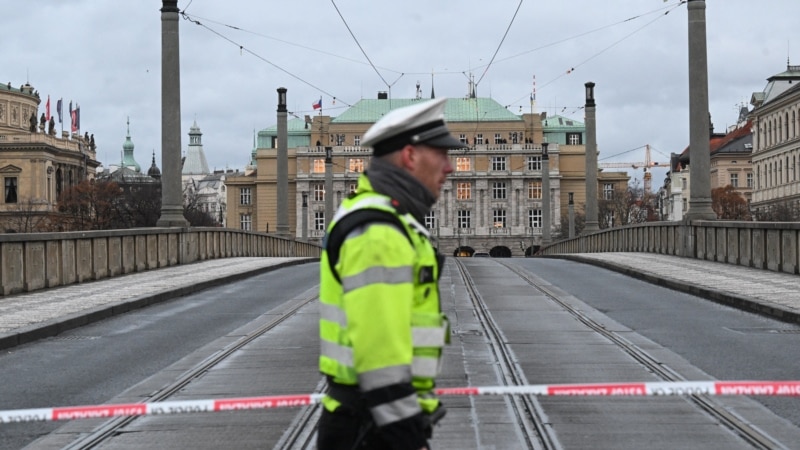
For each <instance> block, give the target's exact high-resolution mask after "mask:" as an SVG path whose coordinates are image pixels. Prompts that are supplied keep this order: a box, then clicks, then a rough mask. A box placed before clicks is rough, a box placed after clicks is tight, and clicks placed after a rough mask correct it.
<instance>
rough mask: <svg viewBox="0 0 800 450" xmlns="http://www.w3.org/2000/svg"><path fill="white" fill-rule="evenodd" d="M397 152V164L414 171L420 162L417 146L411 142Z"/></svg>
mask: <svg viewBox="0 0 800 450" xmlns="http://www.w3.org/2000/svg"><path fill="white" fill-rule="evenodd" d="M396 153H397V158H396V159H395V164H397V165H398V166H400V167H401V168H403V169H406V170H409V171H413V170H414V168H415V167H416V166H417V164H419V157H420V155H419V152H418V151H417V148H416V147H414V146H413V145H411V144H407V145H405V146H403V148H401V149H400V150H399V151H397V152H396Z"/></svg>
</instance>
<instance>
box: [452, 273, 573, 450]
mask: <svg viewBox="0 0 800 450" xmlns="http://www.w3.org/2000/svg"><path fill="white" fill-rule="evenodd" d="M453 261H455V263H456V266H457V267H458V271H459V274H460V275H461V278H462V280H463V281H464V285H465V286H466V290H467V293H468V294H469V297H470V300H471V301H472V304H473V306H474V307H475V314H476V316H477V318H478V321H479V322H480V324H481V326H482V328H483V330H484V333H485V336H486V338H487V339H488V341H489V347H490V349H491V351H492V353H493V354H494V356H495V359H496V361H497V363H498V367H499V370H500V376H501V382H502V383H503V384H504V385H506V386H519V385H526V384H528V380H527V378H526V377H525V372H524V371H523V370H522V367H520V365H519V364H518V363H517V358H516V356H514V353H513V352H512V350H511V348H510V347H509V346H508V345H506V344H505V342H506V339H505V338H504V337H503V333H502V330H501V329H500V327H499V326H498V325H497V323H496V322H495V321H494V319H493V318H492V315H491V313H490V312H489V308H488V306H487V305H486V302H485V301H484V300H483V297H482V296H481V294H480V292H479V291H478V289H477V287H476V285H475V282H474V281H473V279H472V276H471V275H470V274H469V271H468V270H467V268H466V267H465V265H464V263H463V262H461V261H459V260H458V258H453ZM508 401H509V406H510V408H511V410H512V412H513V414H514V419H515V420H516V422H517V425H518V426H519V429H520V432H521V435H522V438H523V440H524V443H525V445H526V447H527V448H529V449H537V450H538V449H542V450H556V449H561V448H562V447H561V444H560V443H559V441H558V437H557V436H556V434H555V431H554V430H553V429H552V428H551V427H550V426H549V424H548V420H547V416H546V415H545V413H544V411H543V410H542V407H541V405H540V404H539V401H538V400H537V399H536V397H535V396H532V395H521V396H516V395H515V396H510V397H508Z"/></svg>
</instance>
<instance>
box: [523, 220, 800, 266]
mask: <svg viewBox="0 0 800 450" xmlns="http://www.w3.org/2000/svg"><path fill="white" fill-rule="evenodd" d="M799 234H800V223H794V222H734V221H711V220H709V221H705V220H697V221H693V222H691V223H690V224H684V223H682V222H650V223H643V224H636V225H629V226H625V227H619V228H611V229H607V230H602V231H599V232H596V233H592V234H589V235H585V236H580V237H577V238H574V239H567V240H563V241H560V242H556V243H554V244H551V245H549V246H547V247H545V248H543V249H541V250H540V251H539V253H537V255H544V256H549V255H556V254H565V253H594V252H649V253H661V254H665V255H676V256H685V257H689V258H699V259H705V260H709V261H718V262H724V263H728V264H738V265H742V266H747V267H755V268H758V269H766V270H772V271H776V272H786V273H792V274H797V273H798V268H800V260H798V258H800V248H798V245H800V238H799V237H798V236H799Z"/></svg>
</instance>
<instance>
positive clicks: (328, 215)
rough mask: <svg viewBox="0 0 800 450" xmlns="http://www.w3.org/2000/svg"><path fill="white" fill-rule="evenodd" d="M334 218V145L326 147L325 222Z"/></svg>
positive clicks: (327, 222)
mask: <svg viewBox="0 0 800 450" xmlns="http://www.w3.org/2000/svg"><path fill="white" fill-rule="evenodd" d="M331 219H333V147H325V224H326V225H327V224H329V223H330V220H331Z"/></svg>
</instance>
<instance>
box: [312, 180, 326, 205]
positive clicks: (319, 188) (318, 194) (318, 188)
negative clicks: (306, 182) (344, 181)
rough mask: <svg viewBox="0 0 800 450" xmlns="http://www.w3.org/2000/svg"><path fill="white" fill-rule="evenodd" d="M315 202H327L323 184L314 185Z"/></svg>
mask: <svg viewBox="0 0 800 450" xmlns="http://www.w3.org/2000/svg"><path fill="white" fill-rule="evenodd" d="M314 201H315V202H324V201H325V185H324V184H322V183H316V184H314Z"/></svg>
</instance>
